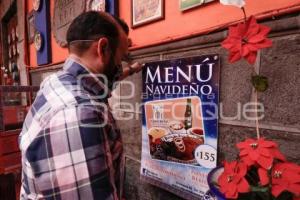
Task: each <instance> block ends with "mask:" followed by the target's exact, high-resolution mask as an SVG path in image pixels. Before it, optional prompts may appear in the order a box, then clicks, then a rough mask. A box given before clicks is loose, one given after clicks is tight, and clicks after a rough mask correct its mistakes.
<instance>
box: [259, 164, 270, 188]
mask: <svg viewBox="0 0 300 200" xmlns="http://www.w3.org/2000/svg"><path fill="white" fill-rule="evenodd" d="M258 175H259V180H260V183H261V185H267V184H268V183H269V176H268V171H267V170H265V169H263V168H258Z"/></svg>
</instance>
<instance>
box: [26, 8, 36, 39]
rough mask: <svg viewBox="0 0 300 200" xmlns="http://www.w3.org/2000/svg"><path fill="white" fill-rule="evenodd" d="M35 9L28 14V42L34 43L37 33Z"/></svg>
mask: <svg viewBox="0 0 300 200" xmlns="http://www.w3.org/2000/svg"><path fill="white" fill-rule="evenodd" d="M34 13H35V11H33V10H32V11H31V12H29V13H28V14H27V37H28V42H29V43H30V44H31V43H33V40H34V34H35V25H34V24H35V23H34V21H35V15H34Z"/></svg>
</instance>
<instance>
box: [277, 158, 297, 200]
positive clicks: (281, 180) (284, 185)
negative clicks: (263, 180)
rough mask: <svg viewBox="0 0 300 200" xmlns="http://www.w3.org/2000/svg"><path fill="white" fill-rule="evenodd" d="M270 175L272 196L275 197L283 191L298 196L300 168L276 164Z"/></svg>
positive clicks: (291, 164) (287, 164) (290, 164)
mask: <svg viewBox="0 0 300 200" xmlns="http://www.w3.org/2000/svg"><path fill="white" fill-rule="evenodd" d="M271 175H272V194H273V195H274V196H275V197H277V196H278V195H280V194H281V193H282V192H283V191H289V192H291V193H293V194H294V195H295V196H298V197H299V196H300V166H298V165H296V164H294V163H277V164H275V165H274V167H273V169H272V174H271ZM295 199H297V197H295Z"/></svg>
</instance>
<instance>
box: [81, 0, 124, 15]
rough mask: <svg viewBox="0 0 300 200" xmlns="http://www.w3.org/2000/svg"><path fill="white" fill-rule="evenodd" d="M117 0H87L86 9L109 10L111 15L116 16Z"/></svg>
mask: <svg viewBox="0 0 300 200" xmlns="http://www.w3.org/2000/svg"><path fill="white" fill-rule="evenodd" d="M118 9H119V7H118V1H117V0H87V1H86V11H89V10H94V11H103V12H109V13H110V14H112V15H116V16H118V14H119V13H118Z"/></svg>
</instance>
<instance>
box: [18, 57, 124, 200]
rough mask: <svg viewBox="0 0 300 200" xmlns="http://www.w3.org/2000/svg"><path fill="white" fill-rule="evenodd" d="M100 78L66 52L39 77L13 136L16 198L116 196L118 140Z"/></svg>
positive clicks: (120, 168) (118, 186)
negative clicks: (18, 168)
mask: <svg viewBox="0 0 300 200" xmlns="http://www.w3.org/2000/svg"><path fill="white" fill-rule="evenodd" d="M100 80H101V79H100V78H99V77H98V78H96V77H95V75H93V74H92V73H89V72H88V71H87V69H86V68H85V67H83V66H82V65H81V64H79V63H78V62H76V61H75V60H74V59H72V58H68V59H67V60H66V62H65V64H64V67H63V70H61V71H59V72H57V73H56V74H53V75H51V76H49V77H47V79H46V80H44V81H43V83H42V84H41V88H40V91H39V92H38V94H37V97H36V99H35V101H34V103H33V104H32V106H31V109H30V111H29V112H28V114H27V116H26V119H25V121H24V124H23V130H22V132H21V134H20V138H19V145H20V149H21V152H22V186H21V194H20V199H22V200H23V199H70V200H76V199H84V200H93V199H105V200H117V199H121V196H122V184H123V177H124V176H123V174H124V173H123V171H124V170H123V169H124V157H123V147H122V140H121V135H120V131H119V130H118V129H117V128H116V126H115V121H114V119H113V117H112V114H111V112H110V110H109V106H108V103H107V98H108V97H109V95H108V94H109V91H108V89H107V87H105V84H103V82H102V81H100Z"/></svg>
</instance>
